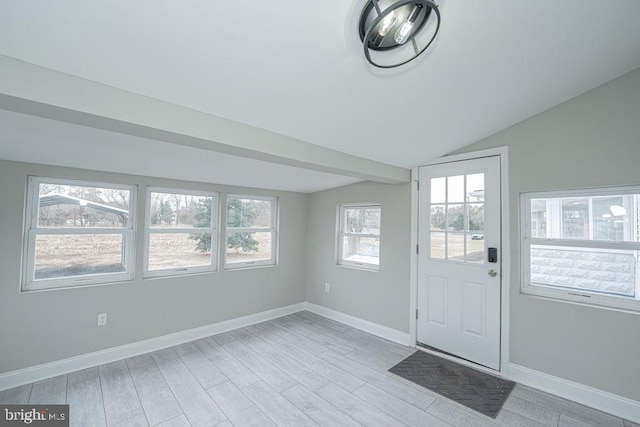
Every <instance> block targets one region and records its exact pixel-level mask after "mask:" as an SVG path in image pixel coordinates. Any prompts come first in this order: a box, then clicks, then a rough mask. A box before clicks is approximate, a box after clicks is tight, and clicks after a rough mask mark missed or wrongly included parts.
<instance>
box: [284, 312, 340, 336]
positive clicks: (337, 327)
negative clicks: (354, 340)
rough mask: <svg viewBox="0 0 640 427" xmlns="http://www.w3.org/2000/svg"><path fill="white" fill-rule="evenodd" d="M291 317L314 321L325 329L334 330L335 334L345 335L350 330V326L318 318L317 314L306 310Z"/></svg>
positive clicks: (325, 318) (321, 317) (322, 317)
mask: <svg viewBox="0 0 640 427" xmlns="http://www.w3.org/2000/svg"><path fill="white" fill-rule="evenodd" d="M293 316H299V317H304V318H307V319H309V320H312V321H314V322H316V323H319V324H322V325H325V326H327V327H329V328H331V329H334V330H336V331H337V332H340V333H343V334H344V333H346V332H349V331H350V330H351V329H352V327H351V326H348V325H345V324H344V323H340V322H336V321H335V320H332V319H329V318H327V317H324V316H320V315H319V314H315V313H312V312H310V311H306V310H304V311H299V312H297V313H295V314H294V315H293Z"/></svg>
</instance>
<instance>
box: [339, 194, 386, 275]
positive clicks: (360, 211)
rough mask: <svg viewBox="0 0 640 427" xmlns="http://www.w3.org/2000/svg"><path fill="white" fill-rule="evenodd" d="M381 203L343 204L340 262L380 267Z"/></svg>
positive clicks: (340, 208)
mask: <svg viewBox="0 0 640 427" xmlns="http://www.w3.org/2000/svg"><path fill="white" fill-rule="evenodd" d="M380 211H381V205H380V204H362V205H341V206H340V207H339V215H340V229H339V235H338V264H340V265H345V266H351V267H359V268H367V269H371V270H378V269H379V268H380V267H379V266H380Z"/></svg>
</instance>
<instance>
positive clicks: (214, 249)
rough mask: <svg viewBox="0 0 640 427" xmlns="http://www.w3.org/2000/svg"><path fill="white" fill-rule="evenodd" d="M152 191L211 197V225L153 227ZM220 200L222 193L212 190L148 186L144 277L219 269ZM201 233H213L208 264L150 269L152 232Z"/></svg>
mask: <svg viewBox="0 0 640 427" xmlns="http://www.w3.org/2000/svg"><path fill="white" fill-rule="evenodd" d="M151 193H166V194H184V195H187V196H202V197H211V198H212V206H211V226H210V227H208V228H195V227H194V228H152V227H151ZM219 200H220V194H219V193H216V192H211V191H194V190H184V189H179V188H167V187H147V192H146V200H145V215H144V264H143V272H142V277H143V278H144V279H149V278H155V277H172V276H182V275H185V274H196V273H210V272H215V271H217V267H218V263H217V261H218V246H219V245H218V238H219V233H218V223H219V221H220V218H219V217H220V215H219V212H220V211H219V208H218V207H219V203H218V202H219ZM178 233H185V234H199V233H211V259H210V261H209V264H208V265H201V266H194V267H179V268H164V269H160V270H149V246H150V242H151V234H178Z"/></svg>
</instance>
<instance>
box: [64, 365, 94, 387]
mask: <svg viewBox="0 0 640 427" xmlns="http://www.w3.org/2000/svg"><path fill="white" fill-rule="evenodd" d="M99 377H100V373H99V372H98V367H97V366H94V367H92V368H87V369H82V370H80V371H75V372H71V373H69V374H68V375H67V384H69V385H71V384H76V383H81V382H83V381H88V380H92V379H94V378H99Z"/></svg>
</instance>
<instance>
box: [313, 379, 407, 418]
mask: <svg viewBox="0 0 640 427" xmlns="http://www.w3.org/2000/svg"><path fill="white" fill-rule="evenodd" d="M316 394H318V395H319V396H320V397H322V398H323V399H324V400H326V401H327V402H329V403H330V404H332V405H333V406H335V407H336V408H338V409H340V410H341V411H342V412H344V413H345V414H349V416H350V417H352V418H354V419H355V420H356V421H358V422H359V423H361V424H364V425H375V426H403V425H405V424H403V423H401V422H400V421H398V420H397V419H395V418H393V417H391V416H390V415H387V414H386V413H385V412H383V411H381V410H380V409H377V408H374V407H373V406H371V405H369V404H368V403H366V402H365V401H364V400H362V399H360V398H359V397H356V396H355V395H354V394H352V393H349V392H347V391H345V390H344V389H342V388H340V387H338V386H337V385H335V384H327V385H326V386H324V387H322V388H321V389H319V390H318V391H317V392H316Z"/></svg>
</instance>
